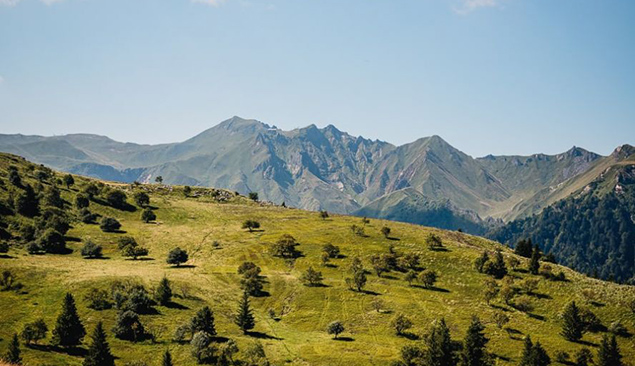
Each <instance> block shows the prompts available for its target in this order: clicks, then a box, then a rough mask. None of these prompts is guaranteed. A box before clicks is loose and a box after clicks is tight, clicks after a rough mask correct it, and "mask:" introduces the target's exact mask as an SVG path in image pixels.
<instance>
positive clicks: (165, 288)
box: [154, 277, 172, 306]
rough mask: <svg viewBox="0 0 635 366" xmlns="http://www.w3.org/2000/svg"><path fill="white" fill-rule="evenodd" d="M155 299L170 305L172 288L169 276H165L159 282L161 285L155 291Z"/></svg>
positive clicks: (161, 303) (164, 304) (162, 303)
mask: <svg viewBox="0 0 635 366" xmlns="http://www.w3.org/2000/svg"><path fill="white" fill-rule="evenodd" d="M154 299H155V300H156V302H158V303H159V304H160V305H163V306H166V305H168V304H169V303H170V301H172V288H171V287H170V281H169V280H168V279H167V277H163V278H162V279H161V281H160V282H159V286H157V289H156V291H155V292H154Z"/></svg>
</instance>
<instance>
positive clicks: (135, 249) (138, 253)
mask: <svg viewBox="0 0 635 366" xmlns="http://www.w3.org/2000/svg"><path fill="white" fill-rule="evenodd" d="M121 255H122V256H124V257H128V258H132V260H134V261H136V260H137V258H139V257H145V256H146V255H148V249H147V248H144V247H140V246H133V245H128V246H126V247H124V248H123V249H122V250H121Z"/></svg>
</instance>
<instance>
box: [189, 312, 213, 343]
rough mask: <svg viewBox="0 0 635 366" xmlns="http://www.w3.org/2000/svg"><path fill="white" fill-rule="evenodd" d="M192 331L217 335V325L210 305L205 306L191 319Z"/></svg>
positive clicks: (193, 332)
mask: <svg viewBox="0 0 635 366" xmlns="http://www.w3.org/2000/svg"><path fill="white" fill-rule="evenodd" d="M190 331H191V332H192V334H195V333H197V332H205V333H207V334H209V335H210V336H215V335H216V325H215V324H214V314H213V313H212V309H210V308H209V306H204V307H203V308H201V309H200V310H199V311H198V312H196V315H194V316H193V317H192V319H191V320H190Z"/></svg>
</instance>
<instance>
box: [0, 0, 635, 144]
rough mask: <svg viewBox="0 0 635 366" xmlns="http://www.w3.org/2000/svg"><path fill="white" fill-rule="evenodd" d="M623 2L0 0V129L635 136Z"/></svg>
mask: <svg viewBox="0 0 635 366" xmlns="http://www.w3.org/2000/svg"><path fill="white" fill-rule="evenodd" d="M633 19H635V1H630V0H263V1H261V0H224V1H221V0H218V1H215V2H214V1H204V0H200V1H190V0H57V1H55V0H47V1H40V0H21V1H20V0H0V133H24V134H42V135H53V134H64V133H75V132H89V133H98V134H103V135H107V136H110V137H112V138H114V139H116V140H120V141H133V142H140V143H158V142H174V141H182V140H184V139H187V138H189V137H191V136H193V135H195V134H197V133H199V132H201V131H203V130H204V129H206V128H209V127H211V126H213V125H215V124H217V123H219V122H220V121H222V120H224V119H227V118H230V117H231V116H233V115H239V116H241V117H245V118H255V119H258V120H261V121H263V122H267V123H269V124H275V125H277V126H278V127H280V128H284V129H291V128H295V127H301V126H306V125H308V124H311V123H314V124H316V125H318V126H326V125H328V124H334V125H335V126H337V127H338V128H340V129H342V130H344V131H347V132H349V133H351V134H354V135H363V136H364V137H368V138H373V139H375V138H377V139H381V140H386V141H389V142H392V143H395V144H402V143H406V142H410V141H413V140H415V139H416V138H418V137H423V136H428V135H432V134H437V135H440V136H442V137H443V138H445V139H446V140H447V141H448V142H450V143H451V144H453V145H454V146H455V147H457V148H459V149H461V150H463V151H465V152H466V153H468V154H471V155H473V156H482V155H485V154H488V153H493V154H530V153H535V152H545V153H558V152H562V151H564V150H567V149H568V148H570V147H571V146H573V145H576V146H582V147H585V148H587V149H590V150H593V151H596V152H599V153H603V154H608V153H610V152H611V151H612V150H613V148H615V147H616V146H617V145H620V144H623V143H630V144H635V22H634V21H633Z"/></svg>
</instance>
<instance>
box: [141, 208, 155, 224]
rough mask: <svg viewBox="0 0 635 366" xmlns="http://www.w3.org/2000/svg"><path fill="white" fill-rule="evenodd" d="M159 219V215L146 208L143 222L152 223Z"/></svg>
mask: <svg viewBox="0 0 635 366" xmlns="http://www.w3.org/2000/svg"><path fill="white" fill-rule="evenodd" d="M156 219H157V215H156V214H155V213H154V211H152V209H151V208H150V207H146V209H145V210H143V212H142V213H141V220H142V221H143V222H145V223H146V224H147V223H149V222H150V221H154V220H156Z"/></svg>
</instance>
